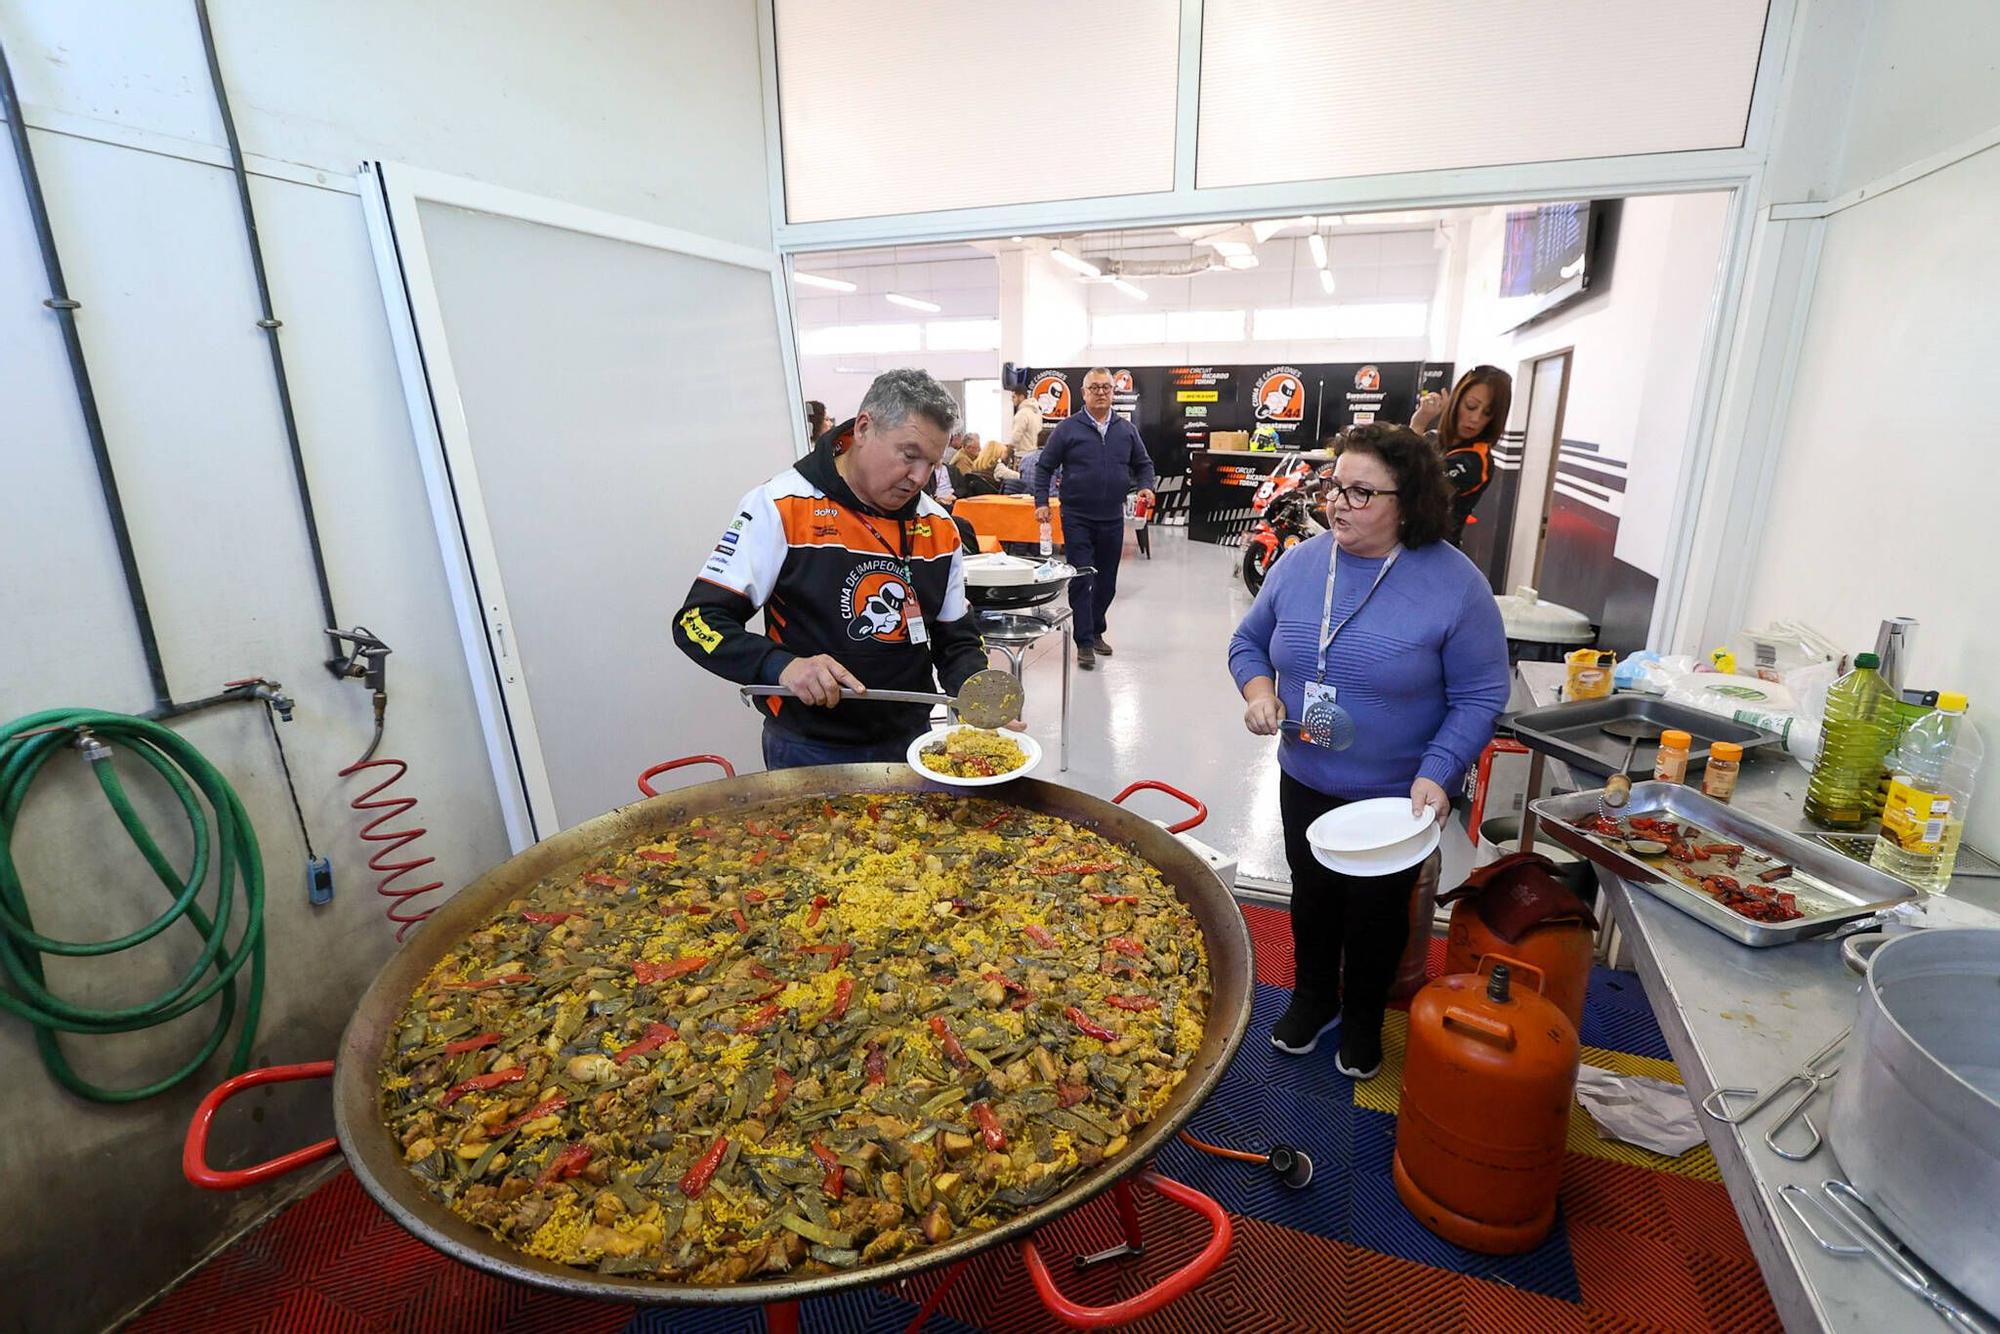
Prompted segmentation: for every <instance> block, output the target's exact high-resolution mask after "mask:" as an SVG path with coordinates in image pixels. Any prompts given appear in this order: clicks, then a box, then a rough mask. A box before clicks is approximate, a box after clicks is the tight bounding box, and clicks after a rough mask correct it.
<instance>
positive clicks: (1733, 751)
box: [1701, 741, 1743, 801]
mask: <svg viewBox="0 0 2000 1334" xmlns="http://www.w3.org/2000/svg"><path fill="white" fill-rule="evenodd" d="M1742 771H1743V747H1741V746H1739V745H1737V744H1736V743H1735V742H1734V741H1718V742H1716V743H1715V744H1714V745H1713V746H1710V747H1709V748H1708V768H1706V769H1705V770H1703V771H1702V775H1701V790H1702V791H1703V792H1705V793H1706V794H1708V795H1709V796H1711V797H1714V798H1715V799H1716V800H1717V801H1728V800H1729V799H1730V798H1731V797H1733V796H1735V795H1736V777H1737V775H1738V774H1740V773H1741V772H1742Z"/></svg>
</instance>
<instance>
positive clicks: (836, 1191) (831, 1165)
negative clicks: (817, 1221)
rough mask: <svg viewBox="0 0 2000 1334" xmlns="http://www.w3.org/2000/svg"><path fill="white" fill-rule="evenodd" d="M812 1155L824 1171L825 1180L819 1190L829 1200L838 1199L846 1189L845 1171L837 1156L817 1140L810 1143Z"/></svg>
mask: <svg viewBox="0 0 2000 1334" xmlns="http://www.w3.org/2000/svg"><path fill="white" fill-rule="evenodd" d="M812 1153H813V1157H815V1158H817V1159H819V1165H820V1166H821V1167H824V1168H825V1169H826V1180H824V1181H822V1182H821V1183H820V1189H821V1190H824V1191H825V1192H826V1193H827V1196H828V1197H829V1198H830V1199H835V1200H837V1199H839V1198H840V1196H841V1192H843V1191H845V1190H846V1189H847V1169H845V1168H843V1167H842V1166H841V1165H840V1157H839V1155H838V1154H836V1153H834V1151H833V1150H832V1149H829V1148H827V1147H826V1145H824V1144H822V1143H820V1142H819V1141H818V1140H814V1141H813V1142H812Z"/></svg>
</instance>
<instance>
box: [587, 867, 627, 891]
mask: <svg viewBox="0 0 2000 1334" xmlns="http://www.w3.org/2000/svg"><path fill="white" fill-rule="evenodd" d="M583 883H584V884H586V885H597V886H599V887H600V888H603V889H624V888H625V887H626V886H628V885H630V884H631V883H632V882H631V881H630V880H620V879H619V878H618V877H617V876H615V875H606V874H604V872H602V871H592V872H591V873H590V874H589V875H587V876H585V877H584V878H583Z"/></svg>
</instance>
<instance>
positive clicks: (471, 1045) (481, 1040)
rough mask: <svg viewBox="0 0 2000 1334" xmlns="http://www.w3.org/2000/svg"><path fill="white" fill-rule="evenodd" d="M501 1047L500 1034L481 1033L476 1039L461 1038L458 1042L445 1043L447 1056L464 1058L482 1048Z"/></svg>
mask: <svg viewBox="0 0 2000 1334" xmlns="http://www.w3.org/2000/svg"><path fill="white" fill-rule="evenodd" d="M499 1045H500V1035H499V1034H498V1033H481V1034H480V1035H479V1036H478V1037H476V1038H460V1039H459V1040H458V1041H456V1042H447V1043H445V1044H444V1054H445V1055H447V1056H462V1055H464V1054H465V1053H466V1052H469V1051H478V1050H479V1049H480V1048H481V1047H497V1046H499Z"/></svg>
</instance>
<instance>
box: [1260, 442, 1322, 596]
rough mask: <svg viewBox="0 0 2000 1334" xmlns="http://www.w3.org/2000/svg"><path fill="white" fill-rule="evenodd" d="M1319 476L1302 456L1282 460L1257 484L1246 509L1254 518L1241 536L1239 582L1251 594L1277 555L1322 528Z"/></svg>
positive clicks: (1269, 569) (1262, 579) (1267, 572)
mask: <svg viewBox="0 0 2000 1334" xmlns="http://www.w3.org/2000/svg"><path fill="white" fill-rule="evenodd" d="M1323 491H1324V487H1323V485H1322V478H1321V476H1320V474H1319V473H1316V472H1315V471H1314V470H1313V465H1312V464H1310V463H1308V462H1306V461H1305V460H1304V459H1298V458H1295V459H1293V460H1292V461H1291V462H1290V463H1287V464H1284V465H1283V466H1281V467H1280V468H1279V469H1278V470H1277V471H1276V472H1274V473H1272V474H1271V476H1270V477H1269V478H1267V479H1266V480H1265V482H1264V484H1263V485H1262V486H1260V487H1258V488H1257V494H1256V495H1255V496H1254V497H1252V498H1251V501H1250V512H1251V513H1252V514H1255V515H1257V516H1258V517H1257V521H1256V522H1255V523H1254V524H1252V525H1251V528H1250V531H1249V532H1248V533H1246V534H1245V535H1244V537H1243V586H1244V587H1245V588H1247V589H1249V590H1250V592H1251V594H1252V595H1255V594H1256V592H1257V590H1258V589H1260V588H1262V587H1263V586H1264V576H1265V575H1267V574H1269V573H1270V572H1271V566H1272V565H1273V564H1275V563H1276V562H1277V559H1278V557H1280V556H1282V555H1284V554H1285V553H1286V552H1287V551H1290V550H1291V549H1292V548H1293V547H1295V546H1297V545H1298V544H1299V543H1301V542H1303V541H1305V540H1306V539H1307V538H1309V537H1312V536H1314V535H1315V534H1318V533H1323V532H1325V531H1326V512H1325V510H1324V509H1323V508H1322V506H1321V504H1320V499H1321V494H1322V492H1323Z"/></svg>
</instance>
